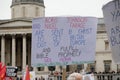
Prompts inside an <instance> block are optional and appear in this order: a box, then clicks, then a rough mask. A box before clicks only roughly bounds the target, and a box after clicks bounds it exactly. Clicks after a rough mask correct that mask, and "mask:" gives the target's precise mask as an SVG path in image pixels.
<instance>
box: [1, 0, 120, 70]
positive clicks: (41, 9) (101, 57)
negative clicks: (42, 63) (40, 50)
mask: <svg viewBox="0 0 120 80" xmlns="http://www.w3.org/2000/svg"><path fill="white" fill-rule="evenodd" d="M44 16H45V6H44V1H43V0H12V4H11V19H6V20H0V40H1V41H0V60H1V62H3V63H4V64H6V65H9V66H17V67H18V70H19V71H22V70H23V69H25V66H26V65H29V66H31V38H32V37H31V34H32V18H36V17H44ZM91 46H92V45H91ZM83 68H84V69H85V70H86V71H91V70H94V71H96V72H103V71H118V70H119V69H120V67H119V65H116V64H115V63H114V61H113V60H112V55H111V49H110V46H109V42H108V37H107V34H106V30H105V24H104V20H103V18H98V28H97V39H96V59H95V62H94V63H92V64H87V63H85V64H80V65H69V66H67V68H66V70H67V71H75V70H81V69H83ZM33 70H35V71H36V72H41V71H44V72H45V71H46V72H47V71H48V67H47V66H46V67H44V68H43V67H38V68H35V67H34V68H33ZM55 71H61V66H57V65H56V66H55Z"/></svg>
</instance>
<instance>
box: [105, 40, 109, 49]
mask: <svg viewBox="0 0 120 80" xmlns="http://www.w3.org/2000/svg"><path fill="white" fill-rule="evenodd" d="M105 50H109V42H108V40H106V41H105Z"/></svg>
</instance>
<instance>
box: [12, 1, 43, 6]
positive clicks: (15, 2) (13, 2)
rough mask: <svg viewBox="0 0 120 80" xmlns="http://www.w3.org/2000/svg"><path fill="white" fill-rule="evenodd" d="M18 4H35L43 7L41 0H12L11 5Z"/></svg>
mask: <svg viewBox="0 0 120 80" xmlns="http://www.w3.org/2000/svg"><path fill="white" fill-rule="evenodd" d="M18 4H37V5H40V6H43V7H44V1H43V0H12V5H11V7H12V6H14V5H18Z"/></svg>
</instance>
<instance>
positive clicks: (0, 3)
mask: <svg viewBox="0 0 120 80" xmlns="http://www.w3.org/2000/svg"><path fill="white" fill-rule="evenodd" d="M110 1H111V0H44V5H45V16H46V17H48V16H49V17H50V16H92V17H98V18H102V17H103V13H102V7H103V5H105V4H107V3H108V2H110ZM11 3H12V0H0V19H10V18H11V9H10V6H11Z"/></svg>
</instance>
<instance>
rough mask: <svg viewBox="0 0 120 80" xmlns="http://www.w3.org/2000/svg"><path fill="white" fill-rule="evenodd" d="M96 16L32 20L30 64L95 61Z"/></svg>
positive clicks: (67, 63)
mask: <svg viewBox="0 0 120 80" xmlns="http://www.w3.org/2000/svg"><path fill="white" fill-rule="evenodd" d="M96 29H97V18H95V17H41V18H35V19H33V21H32V55H31V58H32V61H31V62H32V63H31V64H32V66H37V67H39V66H55V65H69V64H81V63H85V62H93V61H95V48H96Z"/></svg>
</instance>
